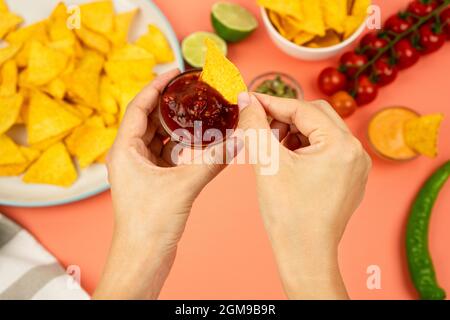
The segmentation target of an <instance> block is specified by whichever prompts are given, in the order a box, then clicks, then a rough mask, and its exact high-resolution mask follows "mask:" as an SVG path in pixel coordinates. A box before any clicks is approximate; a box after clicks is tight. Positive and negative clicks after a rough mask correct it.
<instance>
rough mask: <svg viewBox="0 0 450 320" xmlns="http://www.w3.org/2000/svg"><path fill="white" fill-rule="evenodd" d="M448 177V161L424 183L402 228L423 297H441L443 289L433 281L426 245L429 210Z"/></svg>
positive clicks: (411, 273) (410, 269) (416, 284)
mask: <svg viewBox="0 0 450 320" xmlns="http://www.w3.org/2000/svg"><path fill="white" fill-rule="evenodd" d="M449 177H450V161H448V162H447V163H445V164H444V165H443V166H442V167H441V168H439V169H438V170H437V171H436V172H435V173H434V174H433V175H432V176H431V177H430V178H429V179H428V180H427V182H426V183H425V185H424V186H423V187H422V189H421V190H420V192H419V194H418V195H417V198H416V200H415V201H414V203H413V206H412V209H411V213H410V216H409V220H408V225H407V227H406V253H407V257H408V266H409V272H410V275H411V279H412V281H413V283H414V286H415V287H416V289H417V291H418V292H419V295H420V298H421V299H423V300H443V299H445V291H444V290H443V289H442V288H441V287H440V286H439V284H438V283H437V280H436V273H435V271H434V267H433V261H432V259H431V256H430V252H429V248H428V226H429V223H430V217H431V211H432V209H433V205H434V203H435V202H436V198H437V197H438V195H439V192H440V190H441V189H442V187H443V186H444V184H445V182H446V181H447V180H448V178H449Z"/></svg>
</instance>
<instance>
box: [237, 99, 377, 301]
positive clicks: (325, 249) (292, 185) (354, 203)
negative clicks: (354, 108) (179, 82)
mask: <svg viewBox="0 0 450 320" xmlns="http://www.w3.org/2000/svg"><path fill="white" fill-rule="evenodd" d="M239 107H240V109H241V114H240V128H242V129H244V130H247V129H266V132H267V134H268V135H271V134H272V133H271V132H270V129H271V128H272V129H278V130H279V138H280V141H282V142H281V143H280V144H278V151H279V161H280V166H279V170H278V172H277V173H276V174H274V175H261V174H260V172H259V170H260V169H261V164H256V165H255V169H256V173H257V188H258V198H259V205H260V210H261V214H262V217H263V220H264V224H265V228H266V230H267V232H268V234H269V238H270V240H271V243H272V247H273V250H274V253H275V257H276V260H277V264H278V268H279V271H280V275H281V278H282V280H283V284H284V288H285V290H286V293H287V295H288V296H289V297H290V298H294V299H296V298H302V299H304V298H307V299H310V298H319V299H344V298H347V294H346V290H345V286H344V284H343V282H342V279H341V276H340V273H339V267H338V262H337V249H338V244H339V241H340V239H341V237H342V234H343V232H344V230H345V227H346V225H347V222H348V221H349V219H350V217H351V215H352V214H353V212H354V211H355V210H356V209H357V207H358V206H359V204H360V202H361V201H362V199H363V196H364V191H365V186H366V182H367V177H368V173H369V171H370V168H371V160H370V158H369V156H368V155H367V153H366V152H365V151H364V149H363V148H362V146H361V144H360V142H359V141H358V140H357V139H356V138H355V137H354V136H353V135H352V134H351V132H350V130H349V129H348V128H347V126H346V125H345V123H344V121H343V120H342V119H341V118H340V117H339V116H338V115H337V114H336V113H335V112H334V110H333V109H332V108H331V106H330V105H329V104H328V103H327V102H324V101H315V102H305V101H298V100H293V99H281V98H274V97H270V96H267V95H261V94H247V93H242V94H241V95H240V96H239ZM267 115H269V116H271V117H272V118H273V119H274V120H273V121H272V123H271V125H270V126H269V123H268V121H267Z"/></svg>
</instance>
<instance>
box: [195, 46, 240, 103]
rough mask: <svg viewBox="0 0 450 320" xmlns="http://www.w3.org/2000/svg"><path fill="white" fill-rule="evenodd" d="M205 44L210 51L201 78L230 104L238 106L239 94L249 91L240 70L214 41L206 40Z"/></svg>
mask: <svg viewBox="0 0 450 320" xmlns="http://www.w3.org/2000/svg"><path fill="white" fill-rule="evenodd" d="M205 42H206V46H207V50H208V51H207V54H206V60H205V66H204V67H203V72H202V74H201V76H200V78H201V79H202V81H204V82H205V83H207V84H208V85H210V86H211V87H212V88H214V89H216V90H217V91H218V92H220V93H221V94H222V96H223V97H224V98H225V99H226V100H227V101H228V102H230V103H232V104H237V98H238V95H239V93H241V92H243V91H247V86H246V85H245V82H244V79H243V78H242V76H241V73H240V72H239V69H238V68H237V67H236V66H235V65H234V64H233V63H232V62H231V61H230V60H228V59H227V58H226V57H225V56H224V55H223V54H222V52H221V51H220V49H219V48H218V47H217V45H216V44H215V42H214V41H212V40H210V39H206V40H205Z"/></svg>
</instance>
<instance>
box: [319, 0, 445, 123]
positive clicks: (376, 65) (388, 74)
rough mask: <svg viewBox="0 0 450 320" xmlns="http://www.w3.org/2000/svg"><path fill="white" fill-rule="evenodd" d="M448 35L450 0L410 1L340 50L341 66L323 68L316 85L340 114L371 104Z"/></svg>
mask: <svg viewBox="0 0 450 320" xmlns="http://www.w3.org/2000/svg"><path fill="white" fill-rule="evenodd" d="M446 40H450V0H414V1H413V2H411V3H410V4H409V6H408V8H407V10H406V11H402V12H399V13H398V14H396V15H393V16H391V17H390V18H389V19H387V20H386V22H385V24H384V28H383V29H381V30H379V31H376V32H371V33H368V34H366V35H365V36H364V37H363V38H362V39H361V41H360V44H359V46H358V47H357V48H356V49H355V50H354V51H350V52H346V53H344V54H343V55H342V56H341V58H340V61H339V64H340V65H339V67H338V68H334V67H328V68H326V69H324V70H323V71H322V72H321V73H320V75H319V79H318V84H319V88H320V90H321V91H322V92H323V93H324V94H326V95H327V96H329V97H330V98H329V101H330V103H331V104H332V106H333V107H334V109H335V110H336V111H337V112H338V113H339V115H341V116H342V117H348V116H350V115H351V114H353V113H354V112H355V110H356V109H357V107H358V106H359V107H361V106H364V105H366V104H369V103H371V102H372V101H374V100H375V99H376V97H377V96H378V91H379V89H380V88H381V87H384V86H386V85H388V84H390V83H392V82H393V81H394V80H395V79H396V77H397V74H398V72H399V71H400V70H404V69H406V68H409V67H411V66H413V65H414V64H415V63H416V62H417V61H418V60H419V58H420V57H421V55H427V54H430V53H433V52H436V51H437V50H439V49H440V48H441V47H442V46H443V45H444V43H445V41H446Z"/></svg>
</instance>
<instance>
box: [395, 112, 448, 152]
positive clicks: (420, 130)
mask: <svg viewBox="0 0 450 320" xmlns="http://www.w3.org/2000/svg"><path fill="white" fill-rule="evenodd" d="M443 119H444V116H443V115H442V114H432V115H427V116H423V117H419V118H417V119H412V120H409V121H408V122H406V123H405V127H404V135H405V141H406V144H407V145H408V146H409V147H410V148H411V149H413V150H415V151H416V152H418V153H420V154H423V155H425V156H427V157H430V158H434V157H436V156H437V152H438V150H437V143H438V137H439V128H440V125H441V123H442V120H443Z"/></svg>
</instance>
